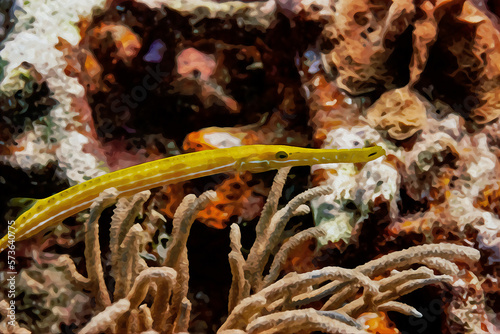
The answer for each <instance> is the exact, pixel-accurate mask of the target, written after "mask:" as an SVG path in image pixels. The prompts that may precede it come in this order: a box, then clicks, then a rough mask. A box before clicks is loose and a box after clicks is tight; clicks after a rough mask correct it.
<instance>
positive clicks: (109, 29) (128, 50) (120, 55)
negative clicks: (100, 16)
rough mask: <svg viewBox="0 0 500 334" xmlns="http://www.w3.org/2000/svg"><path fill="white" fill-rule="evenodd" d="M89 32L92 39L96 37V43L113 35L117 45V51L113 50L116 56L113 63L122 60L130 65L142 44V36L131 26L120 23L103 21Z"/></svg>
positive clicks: (112, 37)
mask: <svg viewBox="0 0 500 334" xmlns="http://www.w3.org/2000/svg"><path fill="white" fill-rule="evenodd" d="M87 34H88V36H89V37H90V38H91V39H95V42H94V43H98V44H100V43H102V42H103V40H105V39H106V38H108V37H111V40H112V44H113V46H114V47H115V51H112V52H111V56H112V57H114V59H113V64H116V63H117V62H118V60H121V61H123V62H124V63H125V64H127V65H129V64H130V63H131V61H132V59H134V58H135V57H136V56H137V53H138V52H139V50H140V49H141V46H142V41H141V38H140V37H139V36H138V35H137V34H135V33H134V32H133V31H132V29H131V28H130V27H128V26H126V25H124V24H120V23H110V22H108V23H105V22H101V23H100V24H99V25H98V26H96V27H94V28H92V29H91V30H89V31H88V33H87Z"/></svg>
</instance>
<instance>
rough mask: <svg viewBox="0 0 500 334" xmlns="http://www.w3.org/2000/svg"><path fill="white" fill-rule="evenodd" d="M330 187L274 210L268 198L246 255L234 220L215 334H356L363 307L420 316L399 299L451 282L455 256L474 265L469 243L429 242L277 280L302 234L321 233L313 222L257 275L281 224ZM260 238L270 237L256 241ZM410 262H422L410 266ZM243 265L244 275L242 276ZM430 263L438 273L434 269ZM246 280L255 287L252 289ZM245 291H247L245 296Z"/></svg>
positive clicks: (273, 195)
mask: <svg viewBox="0 0 500 334" xmlns="http://www.w3.org/2000/svg"><path fill="white" fill-rule="evenodd" d="M282 173H283V171H280V172H279V173H278V175H277V176H276V179H275V184H274V185H273V189H276V188H278V187H282V185H281V184H282V183H283V182H284V180H285V176H286V174H282ZM328 191H331V188H329V187H317V188H313V189H311V190H308V191H306V192H304V193H303V194H300V195H298V196H297V197H295V198H294V199H292V200H291V201H290V202H289V203H288V204H287V205H286V206H285V207H284V208H283V209H281V210H278V211H276V210H275V209H274V210H272V209H271V208H272V205H271V204H269V203H268V204H266V206H265V209H264V212H266V210H267V212H269V217H268V218H267V222H265V221H264V220H263V219H261V221H260V222H259V223H260V224H262V225H261V226H258V227H257V238H256V241H255V243H254V245H253V246H252V249H251V250H250V253H249V255H248V259H247V260H246V261H245V259H244V257H243V255H242V253H241V243H240V238H241V235H240V231H239V228H238V226H237V225H233V226H232V227H231V236H230V238H231V249H232V251H231V252H230V254H229V261H230V264H231V268H232V273H233V284H232V287H231V292H230V308H229V310H230V314H229V316H228V318H227V320H226V322H225V323H224V324H223V325H222V326H221V327H220V329H219V333H231V332H232V331H235V333H243V332H244V333H284V332H287V333H291V332H296V331H301V330H305V331H306V332H313V331H318V330H321V331H324V332H328V333H355V332H361V331H360V328H361V327H360V325H359V324H358V323H357V322H356V320H355V319H356V318H357V317H359V316H360V315H361V314H362V313H363V312H368V311H371V312H381V311H396V312H399V313H402V314H406V315H412V316H415V317H421V316H422V314H421V313H420V312H419V311H417V310H416V309H415V308H413V307H412V306H410V305H407V304H404V303H401V302H398V301H396V299H397V298H399V297H401V296H403V295H405V294H408V293H410V292H412V291H414V290H416V289H419V288H422V287H424V286H426V285H429V284H439V283H448V284H452V283H453V281H454V278H453V276H456V275H458V274H459V268H458V266H457V265H456V264H455V263H453V262H455V261H457V262H461V263H472V262H475V261H478V260H479V252H478V251H477V250H475V249H473V248H470V247H465V246H460V245H453V244H430V245H422V246H415V247H412V248H409V249H406V250H402V251H396V252H393V253H390V254H387V255H385V256H383V257H381V258H379V259H376V260H372V261H369V262H367V263H366V264H364V265H360V266H358V267H356V268H354V269H345V268H339V267H325V268H322V269H318V270H313V271H311V272H306V273H302V274H298V273H294V272H292V273H289V274H287V275H286V276H284V277H283V278H281V279H279V280H278V281H276V282H274V281H275V280H276V279H277V278H278V277H279V274H280V272H281V265H282V264H283V263H284V262H285V261H286V259H287V257H288V254H289V252H290V249H292V248H294V247H296V246H297V245H298V244H301V243H303V241H305V240H307V239H315V238H318V237H320V236H322V235H324V231H323V230H322V229H321V228H320V227H314V228H310V229H307V230H304V231H302V232H299V233H298V234H296V235H295V236H293V237H291V238H290V239H289V240H288V241H287V242H285V243H284V244H283V245H282V246H281V248H280V250H279V251H278V252H277V253H276V254H275V255H274V260H273V263H272V264H271V267H270V269H269V274H268V275H267V276H266V277H265V278H264V279H262V278H261V277H262V276H261V275H262V271H263V269H264V266H265V265H266V264H267V261H268V258H269V256H270V255H271V250H272V249H273V248H274V247H276V245H277V244H278V242H279V239H280V235H281V233H282V232H283V229H284V226H282V225H281V224H282V223H283V222H286V221H288V219H289V217H290V216H291V215H292V214H293V213H294V212H297V211H296V210H297V208H298V207H299V205H303V204H302V203H304V202H305V201H307V200H310V199H312V198H314V196H315V195H316V196H317V195H318V194H322V193H328ZM277 196H279V194H276V193H273V191H271V193H270V201H272V202H274V203H277ZM299 203H300V204H299ZM298 211H304V209H303V208H302V209H301V210H298ZM305 211H307V210H305ZM273 212H274V213H273ZM265 224H267V226H266V225H265ZM259 236H261V238H264V236H267V237H266V239H265V241H264V239H261V241H260V243H259ZM256 254H259V255H260V256H259V257H257V256H256ZM250 259H252V260H254V259H258V261H255V263H257V264H255V263H252V265H250V264H249V263H250ZM415 264H420V265H423V266H421V267H419V268H417V269H408V268H409V267H410V266H412V265H415ZM243 266H244V268H245V277H244V278H243V277H242V276H241V271H242V267H243ZM429 268H430V269H429ZM432 269H433V270H436V271H438V272H441V273H443V275H436V274H435V273H434V271H433V270H432ZM384 273H388V276H387V277H386V278H383V279H380V280H375V279H376V278H377V277H379V276H380V275H382V274H384ZM451 275H453V276H451ZM252 280H253V283H252ZM273 282H274V283H273ZM325 283H326V284H325ZM248 284H250V285H251V287H252V289H251V290H250V292H248V287H247V286H248ZM242 291H244V293H250V295H249V296H247V297H246V298H242V296H243V292H242ZM361 291H362V293H361V295H360V294H359V293H360V292H361ZM252 293H253V294H252ZM359 296H360V297H359ZM326 297H328V299H327V300H326V301H325V302H323V306H322V308H321V310H316V309H311V308H306V309H303V308H301V307H302V306H305V305H310V304H311V303H313V302H320V301H321V300H324V299H325V298H326ZM322 312H323V313H322ZM328 312H331V313H328Z"/></svg>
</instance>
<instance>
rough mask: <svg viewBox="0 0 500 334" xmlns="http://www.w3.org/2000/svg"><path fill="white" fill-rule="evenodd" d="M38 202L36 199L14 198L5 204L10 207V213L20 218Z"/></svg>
mask: <svg viewBox="0 0 500 334" xmlns="http://www.w3.org/2000/svg"><path fill="white" fill-rule="evenodd" d="M38 201H39V199H37V198H26V197H14V198H11V199H10V200H9V201H8V202H7V205H8V206H9V207H10V209H11V211H13V212H14V213H15V214H17V216H20V215H22V214H23V213H25V212H26V211H28V210H29V209H31V208H32V207H33V205H35V204H36V202H38Z"/></svg>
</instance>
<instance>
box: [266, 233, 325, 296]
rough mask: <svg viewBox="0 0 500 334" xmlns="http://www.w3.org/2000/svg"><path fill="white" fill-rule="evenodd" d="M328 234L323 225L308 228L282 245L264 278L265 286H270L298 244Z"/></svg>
mask: <svg viewBox="0 0 500 334" xmlns="http://www.w3.org/2000/svg"><path fill="white" fill-rule="evenodd" d="M324 235H326V232H325V230H324V229H323V228H321V227H311V228H309V229H307V230H304V231H301V232H299V233H297V234H296V235H294V236H293V237H291V238H290V239H289V240H288V241H287V242H285V243H284V244H283V246H281V248H280V250H279V251H278V253H276V256H275V257H274V259H273V263H272V264H271V268H270V269H269V274H268V275H267V276H266V277H265V278H264V282H263V287H267V286H269V285H270V284H271V283H272V282H274V281H275V280H276V279H277V278H278V276H279V274H280V272H281V270H282V268H283V265H284V264H285V262H286V260H287V259H288V256H289V254H290V252H291V251H293V250H294V249H296V248H297V247H298V246H300V245H302V244H303V243H304V242H306V241H308V240H312V239H316V238H318V237H320V236H324Z"/></svg>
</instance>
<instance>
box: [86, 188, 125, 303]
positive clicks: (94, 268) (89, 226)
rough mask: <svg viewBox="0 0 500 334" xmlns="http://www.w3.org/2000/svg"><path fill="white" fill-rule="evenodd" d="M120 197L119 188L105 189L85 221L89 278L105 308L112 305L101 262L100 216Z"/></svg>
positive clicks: (96, 296)
mask: <svg viewBox="0 0 500 334" xmlns="http://www.w3.org/2000/svg"><path fill="white" fill-rule="evenodd" d="M117 197H118V190H116V189H115V188H109V189H106V190H104V191H103V192H102V193H101V194H100V195H99V197H98V198H97V200H95V201H94V203H92V206H91V207H90V217H89V219H88V220H87V222H86V223H85V260H86V264H87V273H88V276H89V280H90V282H91V284H92V286H93V290H94V291H95V298H96V303H97V305H98V308H100V309H101V308H102V309H104V308H105V307H107V306H110V305H111V299H110V297H109V292H108V290H107V288H106V282H105V281H104V275H103V270H102V263H101V247H100V245H99V222H98V221H99V217H100V216H101V213H102V211H103V210H104V209H105V208H106V207H108V206H110V205H111V204H113V203H114V202H115V201H116V198H117Z"/></svg>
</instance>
